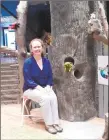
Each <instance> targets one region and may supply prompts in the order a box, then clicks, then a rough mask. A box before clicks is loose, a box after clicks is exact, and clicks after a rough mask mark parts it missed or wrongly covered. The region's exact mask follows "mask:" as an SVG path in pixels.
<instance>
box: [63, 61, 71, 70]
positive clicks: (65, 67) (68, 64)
mask: <svg viewBox="0 0 109 140" xmlns="http://www.w3.org/2000/svg"><path fill="white" fill-rule="evenodd" d="M72 69H73V64H72V63H71V62H65V63H64V70H65V71H66V72H71V70H72Z"/></svg>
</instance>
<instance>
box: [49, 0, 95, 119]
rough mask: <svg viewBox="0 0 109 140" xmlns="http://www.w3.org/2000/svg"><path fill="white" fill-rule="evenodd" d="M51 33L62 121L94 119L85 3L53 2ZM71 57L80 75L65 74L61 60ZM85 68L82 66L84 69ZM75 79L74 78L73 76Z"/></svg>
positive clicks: (92, 64)
mask: <svg viewBox="0 0 109 140" xmlns="http://www.w3.org/2000/svg"><path fill="white" fill-rule="evenodd" d="M50 6H51V7H50V10H51V31H52V36H53V46H55V47H52V60H51V63H52V67H53V74H54V89H55V92H56V94H57V98H58V103H59V114H60V117H61V119H65V120H68V121H83V120H87V119H89V118H91V117H93V116H95V115H96V113H97V111H96V108H95V101H94V96H95V83H96V66H95V62H94V47H93V39H91V38H90V37H88V35H87V23H88V20H89V19H88V17H89V14H90V2H88V1H63V2H57V1H52V2H51V3H50ZM68 56H70V57H72V58H73V59H74V61H75V67H76V65H77V64H79V67H76V69H77V70H78V71H79V72H80V73H82V75H81V76H80V77H78V73H77V72H74V71H72V72H69V73H67V72H65V71H64V66H63V65H64V59H65V58H66V57H68ZM84 64H85V65H84ZM74 75H75V76H74Z"/></svg>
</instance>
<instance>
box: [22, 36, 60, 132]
mask: <svg viewBox="0 0 109 140" xmlns="http://www.w3.org/2000/svg"><path fill="white" fill-rule="evenodd" d="M30 50H31V53H32V56H31V57H30V58H28V59H26V61H25V62H24V67H23V75H24V88H23V90H24V95H26V96H28V98H29V99H31V100H33V101H36V102H38V103H39V104H40V106H41V111H42V116H43V119H44V122H45V128H46V130H47V131H48V132H49V133H52V134H56V133H57V132H62V131H63V129H62V128H61V127H60V126H59V116H58V103H57V97H56V95H55V93H54V91H53V90H52V85H53V79H52V69H51V65H50V62H49V60H48V59H46V58H44V57H43V42H42V40H40V39H37V38H36V39H33V40H32V41H31V42H30Z"/></svg>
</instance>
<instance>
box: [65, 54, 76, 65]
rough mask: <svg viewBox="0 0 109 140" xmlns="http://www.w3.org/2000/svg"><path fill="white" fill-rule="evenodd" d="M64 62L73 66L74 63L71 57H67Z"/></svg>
mask: <svg viewBox="0 0 109 140" xmlns="http://www.w3.org/2000/svg"><path fill="white" fill-rule="evenodd" d="M65 62H71V63H72V64H73V65H74V62H75V61H74V59H73V58H72V57H71V56H68V57H66V58H65V60H64V63H65Z"/></svg>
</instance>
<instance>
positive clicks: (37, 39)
mask: <svg viewBox="0 0 109 140" xmlns="http://www.w3.org/2000/svg"><path fill="white" fill-rule="evenodd" d="M33 41H39V42H40V43H41V46H42V48H44V43H43V41H42V40H41V39H39V38H35V39H33V40H31V42H30V44H29V49H30V52H31V49H32V42H33ZM41 55H42V56H44V52H42V54H41Z"/></svg>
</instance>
